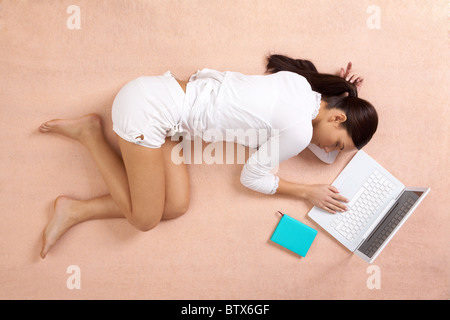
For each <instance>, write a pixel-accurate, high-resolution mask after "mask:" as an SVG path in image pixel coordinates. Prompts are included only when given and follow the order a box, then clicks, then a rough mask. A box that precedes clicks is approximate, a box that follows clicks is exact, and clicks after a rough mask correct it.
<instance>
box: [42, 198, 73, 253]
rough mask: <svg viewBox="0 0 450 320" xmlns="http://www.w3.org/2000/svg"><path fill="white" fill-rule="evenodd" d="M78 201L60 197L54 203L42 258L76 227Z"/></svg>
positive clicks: (46, 229) (45, 234) (44, 237)
mask: <svg viewBox="0 0 450 320" xmlns="http://www.w3.org/2000/svg"><path fill="white" fill-rule="evenodd" d="M76 201H77V200H74V199H72V198H69V197H66V196H59V197H58V198H56V200H55V203H54V212H53V217H52V218H51V220H50V222H49V223H48V225H47V227H46V228H45V231H44V235H43V243H42V250H41V258H42V259H44V258H45V256H46V255H47V253H48V251H49V250H50V249H51V248H52V247H53V245H54V244H55V243H56V241H58V239H59V238H61V236H62V235H63V234H64V233H66V231H67V230H69V229H70V228H71V227H73V226H74V225H76V224H77V223H78V222H77V219H76V210H75V206H74V205H75V203H76Z"/></svg>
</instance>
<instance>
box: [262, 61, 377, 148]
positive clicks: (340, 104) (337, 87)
mask: <svg viewBox="0 0 450 320" xmlns="http://www.w3.org/2000/svg"><path fill="white" fill-rule="evenodd" d="M267 60H268V61H267V72H268V73H276V72H279V71H290V72H295V73H297V74H299V75H301V76H303V77H305V78H306V80H307V81H308V82H309V84H310V85H311V89H312V90H313V91H316V92H318V93H320V94H321V95H322V99H323V100H324V101H326V102H327V103H328V104H327V108H328V109H332V108H337V109H340V110H342V111H344V112H345V114H346V115H347V120H346V121H345V122H343V123H342V126H343V127H344V128H345V129H346V130H347V132H348V134H349V136H350V137H351V138H352V140H353V143H354V144H355V146H356V148H358V149H362V148H363V147H364V146H365V145H366V144H367V143H368V142H369V141H370V139H372V136H373V135H374V133H375V132H376V131H377V127H378V114H377V111H376V110H375V108H374V107H373V105H372V104H371V103H370V102H368V101H366V100H364V99H361V98H358V91H357V89H356V86H355V84H353V83H350V82H348V81H346V80H345V79H344V78H341V77H340V76H337V75H332V74H327V73H319V72H318V71H317V69H316V67H315V66H314V64H313V63H312V62H311V61H309V60H302V59H292V58H289V57H287V56H284V55H279V54H275V55H270V56H269V57H268V59H267ZM346 92H347V93H348V96H345V93H346Z"/></svg>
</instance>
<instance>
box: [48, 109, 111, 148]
mask: <svg viewBox="0 0 450 320" xmlns="http://www.w3.org/2000/svg"><path fill="white" fill-rule="evenodd" d="M101 130H102V124H101V118H100V116H99V115H98V114H95V113H91V114H88V115H86V116H84V117H81V118H78V119H69V120H66V119H54V120H50V121H47V122H45V123H43V124H41V126H40V127H39V131H40V132H43V133H47V132H53V133H58V134H61V135H63V136H66V137H69V138H72V139H76V140H79V141H80V142H82V140H83V138H86V137H88V135H89V134H92V133H101V132H102V131H101Z"/></svg>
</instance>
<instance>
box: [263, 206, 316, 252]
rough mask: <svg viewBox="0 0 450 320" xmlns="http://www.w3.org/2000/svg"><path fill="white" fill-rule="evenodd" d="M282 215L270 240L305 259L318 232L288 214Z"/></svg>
mask: <svg viewBox="0 0 450 320" xmlns="http://www.w3.org/2000/svg"><path fill="white" fill-rule="evenodd" d="M280 213H281V212H280ZM281 215H282V217H281V220H280V222H278V226H277V228H276V229H275V231H274V233H273V234H272V237H271V238H270V240H272V241H273V242H275V243H278V244H279V245H281V246H283V247H285V248H287V249H289V250H291V251H293V252H295V253H297V254H299V255H301V256H302V257H305V256H306V253H307V252H308V250H309V248H310V247H311V244H312V243H313V241H314V238H315V237H316V235H317V231H316V230H314V229H313V228H311V227H309V226H307V225H306V224H303V223H301V222H300V221H298V220H295V219H294V218H291V217H289V216H288V215H286V214H283V213H281Z"/></svg>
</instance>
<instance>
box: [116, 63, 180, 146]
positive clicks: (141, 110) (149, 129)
mask: <svg viewBox="0 0 450 320" xmlns="http://www.w3.org/2000/svg"><path fill="white" fill-rule="evenodd" d="M184 101H185V93H184V91H183V89H182V88H181V87H180V85H179V84H178V82H177V81H176V80H175V78H174V77H173V75H172V73H171V72H170V71H167V72H166V73H164V74H163V75H162V76H152V77H148V76H142V77H139V78H137V79H134V80H132V81H130V82H128V83H127V84H126V85H125V86H123V87H122V89H120V91H119V93H118V94H117V95H116V97H115V99H114V102H113V106H112V121H113V130H114V132H116V133H117V134H118V135H119V136H120V137H121V138H122V139H125V140H126V141H129V142H132V143H136V144H139V145H142V146H145V147H148V148H160V147H161V145H163V144H164V142H165V139H166V137H170V136H172V135H174V134H175V133H177V132H179V127H180V121H181V117H182V115H183V109H184V108H183V106H184Z"/></svg>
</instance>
